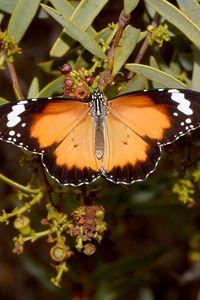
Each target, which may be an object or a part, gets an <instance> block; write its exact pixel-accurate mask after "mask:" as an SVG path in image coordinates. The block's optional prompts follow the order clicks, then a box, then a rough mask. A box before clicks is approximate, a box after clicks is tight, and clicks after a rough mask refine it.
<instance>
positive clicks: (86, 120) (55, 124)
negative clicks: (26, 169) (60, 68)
mask: <svg viewBox="0 0 200 300" xmlns="http://www.w3.org/2000/svg"><path fill="white" fill-rule="evenodd" d="M88 113H89V106H88V103H84V102H80V101H78V100H75V101H73V100H71V99H64V98H54V99H32V100H29V101H27V100H23V101H18V102H16V103H13V104H6V105H3V106H0V139H2V140H4V141H7V142H9V143H13V144H15V145H17V146H19V147H23V148H25V149H27V150H30V151H32V152H35V153H39V154H41V155H42V156H43V155H44V157H43V159H42V160H43V163H44V165H45V166H46V168H47V171H48V172H49V174H50V175H51V176H52V177H54V178H55V179H56V180H57V181H58V182H60V183H61V184H72V185H79V184H82V183H89V182H91V181H93V180H94V179H95V178H96V177H98V176H99V173H98V167H97V163H96V158H95V155H94V143H93V139H94V137H93V135H94V129H93V126H94V125H93V122H92V119H91V118H90V117H89V116H88ZM88 141H90V142H88Z"/></svg>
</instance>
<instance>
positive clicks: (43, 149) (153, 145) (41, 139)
mask: <svg viewBox="0 0 200 300" xmlns="http://www.w3.org/2000/svg"><path fill="white" fill-rule="evenodd" d="M199 126H200V93H198V92H194V91H190V90H183V89H182V90H181V89H180V90H179V89H159V90H144V91H136V92H132V93H127V94H124V95H120V96H117V97H115V98H113V99H109V100H107V99H105V96H104V95H103V94H102V93H101V92H100V91H99V90H97V91H95V92H94V93H93V94H92V99H91V100H89V99H87V100H86V101H81V100H78V99H70V98H45V99H36V98H34V99H30V100H22V101H18V102H15V103H9V104H5V105H2V106H0V139H1V140H4V141H6V142H8V143H12V144H15V145H17V146H18V147H21V148H24V149H27V150H29V151H31V152H33V153H38V154H39V155H40V156H41V159H42V163H43V165H44V166H45V168H46V170H47V171H48V173H49V174H50V175H51V177H53V178H54V179H56V180H57V181H58V182H59V183H60V184H62V185H68V184H70V185H74V186H78V185H81V184H84V183H86V184H87V183H90V182H92V181H94V180H96V179H97V178H98V177H100V176H101V175H103V176H105V177H106V178H107V179H108V180H110V181H112V182H114V183H122V184H131V183H133V182H135V181H140V180H143V179H145V178H146V177H147V176H148V175H149V174H150V173H152V172H153V171H154V169H155V167H156V165H157V163H158V161H159V159H160V155H161V148H162V146H163V145H166V144H169V143H172V142H174V141H175V140H177V139H178V138H179V137H180V136H182V135H184V134H186V133H187V132H189V131H191V130H193V129H196V128H198V127H199Z"/></svg>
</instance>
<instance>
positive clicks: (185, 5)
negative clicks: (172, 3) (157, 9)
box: [176, 0, 199, 10]
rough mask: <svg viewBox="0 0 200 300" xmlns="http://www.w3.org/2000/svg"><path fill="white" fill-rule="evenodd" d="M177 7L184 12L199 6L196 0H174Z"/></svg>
mask: <svg viewBox="0 0 200 300" xmlns="http://www.w3.org/2000/svg"><path fill="white" fill-rule="evenodd" d="M176 2H177V4H178V6H179V7H180V9H182V10H184V9H192V8H195V7H198V6H199V4H198V3H197V1H196V0H190V1H188V0H176Z"/></svg>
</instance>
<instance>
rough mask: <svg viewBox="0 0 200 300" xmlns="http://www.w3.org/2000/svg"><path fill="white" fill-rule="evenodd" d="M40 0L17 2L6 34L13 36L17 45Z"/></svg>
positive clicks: (19, 0)
mask: <svg viewBox="0 0 200 300" xmlns="http://www.w3.org/2000/svg"><path fill="white" fill-rule="evenodd" d="M40 1H41V0H34V1H29V2H28V5H27V0H18V1H17V4H16V7H15V9H14V11H13V13H12V15H11V18H10V20H9V23H8V29H7V33H8V35H10V36H13V37H14V38H15V40H16V42H17V43H19V41H20V40H21V39H22V37H23V35H24V34H25V32H26V30H27V28H28V27H29V25H30V23H31V21H32V20H33V18H34V16H35V14H36V12H37V10H38V7H39V5H40Z"/></svg>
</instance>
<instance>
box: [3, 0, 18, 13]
mask: <svg viewBox="0 0 200 300" xmlns="http://www.w3.org/2000/svg"><path fill="white" fill-rule="evenodd" d="M16 4H17V0H0V10H2V11H5V12H7V13H12V11H13V10H14V8H15V6H16Z"/></svg>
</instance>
